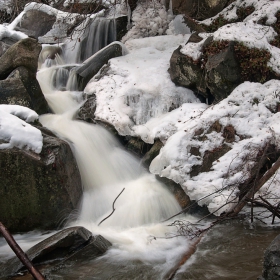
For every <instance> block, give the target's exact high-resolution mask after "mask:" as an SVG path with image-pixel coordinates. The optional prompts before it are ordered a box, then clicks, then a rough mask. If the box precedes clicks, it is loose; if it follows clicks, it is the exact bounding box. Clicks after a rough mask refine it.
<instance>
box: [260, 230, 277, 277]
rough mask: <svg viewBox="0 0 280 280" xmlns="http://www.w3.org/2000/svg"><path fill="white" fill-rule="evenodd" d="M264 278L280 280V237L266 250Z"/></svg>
mask: <svg viewBox="0 0 280 280" xmlns="http://www.w3.org/2000/svg"><path fill="white" fill-rule="evenodd" d="M262 276H263V278H262V279H264V280H280V235H278V236H277V237H276V238H275V239H274V240H273V241H272V243H271V244H270V245H269V246H268V248H267V249H266V250H265V253H264V263H263V274H262Z"/></svg>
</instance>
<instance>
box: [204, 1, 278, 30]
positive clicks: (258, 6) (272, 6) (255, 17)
mask: <svg viewBox="0 0 280 280" xmlns="http://www.w3.org/2000/svg"><path fill="white" fill-rule="evenodd" d="M252 6H253V7H254V8H255V10H254V12H253V13H252V14H250V15H249V16H247V17H246V18H245V19H244V22H249V21H253V22H258V21H259V20H261V19H264V18H267V20H266V24H268V25H271V24H273V23H275V22H276V16H275V15H276V13H277V12H278V11H279V10H280V2H279V1H267V0H258V1H256V0H237V1H235V2H233V3H232V4H231V5H229V6H228V7H226V8H225V9H224V10H223V11H222V12H220V13H218V14H217V15H216V16H214V17H212V18H209V19H206V20H203V21H201V23H203V24H206V25H210V24H211V23H212V22H213V21H214V20H215V19H216V18H218V17H219V16H223V17H224V18H225V19H227V20H237V19H238V16H237V14H236V11H237V9H238V8H244V7H252Z"/></svg>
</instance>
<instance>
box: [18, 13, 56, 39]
mask: <svg viewBox="0 0 280 280" xmlns="http://www.w3.org/2000/svg"><path fill="white" fill-rule="evenodd" d="M55 21H56V17H55V16H54V15H49V14H48V13H47V12H43V11H41V10H38V9H32V10H28V11H26V12H25V13H24V14H23V16H22V18H21V21H20V22H19V23H18V24H17V26H16V27H15V30H17V31H21V32H23V33H25V34H26V35H28V36H29V37H33V38H36V39H38V37H39V36H43V35H45V34H46V33H47V32H48V31H49V30H51V28H52V26H53V24H54V23H55Z"/></svg>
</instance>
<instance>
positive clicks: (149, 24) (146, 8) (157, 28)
mask: <svg viewBox="0 0 280 280" xmlns="http://www.w3.org/2000/svg"><path fill="white" fill-rule="evenodd" d="M171 20H172V18H171V17H170V16H169V15H168V12H167V11H166V9H165V6H164V5H163V4H161V3H160V2H158V1H143V0H141V1H138V4H137V7H136V8H135V10H134V11H133V12H132V28H131V29H130V30H129V31H128V32H127V34H126V35H125V36H124V37H123V38H122V41H123V42H126V41H127V40H131V39H138V38H145V37H152V36H157V35H163V34H165V32H166V30H167V29H168V25H169V22H170V21H171Z"/></svg>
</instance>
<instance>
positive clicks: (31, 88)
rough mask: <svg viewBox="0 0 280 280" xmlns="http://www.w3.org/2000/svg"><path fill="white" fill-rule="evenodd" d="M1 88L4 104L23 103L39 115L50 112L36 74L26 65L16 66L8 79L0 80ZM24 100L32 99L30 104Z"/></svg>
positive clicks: (0, 98) (1, 101) (0, 101)
mask: <svg viewBox="0 0 280 280" xmlns="http://www.w3.org/2000/svg"><path fill="white" fill-rule="evenodd" d="M22 85H23V87H24V88H22ZM17 87H18V88H17ZM0 88H1V92H0V103H2V104H16V105H22V106H25V107H28V108H30V109H32V110H34V111H36V112H37V113H38V114H39V115H41V114H46V113H49V112H50V109H49V106H48V103H47V101H46V99H45V97H44V94H43V92H42V90H41V87H40V85H39V83H38V81H37V79H36V74H35V73H33V72H31V71H29V70H28V69H27V68H25V67H22V66H21V67H18V68H16V69H15V70H14V71H13V72H12V73H11V74H10V75H9V77H8V78H7V79H5V80H2V81H0ZM23 100H30V104H29V105H27V104H28V102H22V101H23ZM22 103H23V104H24V103H26V105H23V104H22Z"/></svg>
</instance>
